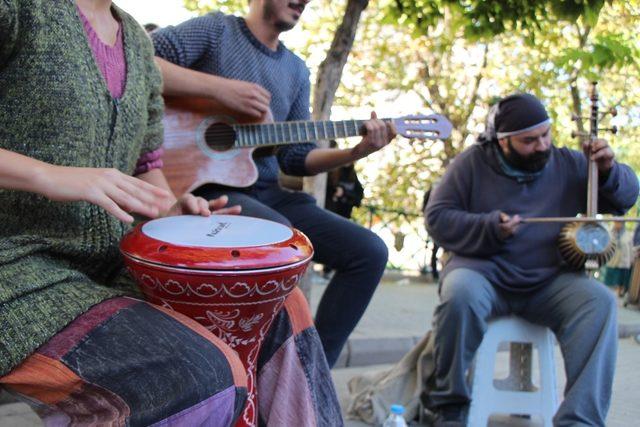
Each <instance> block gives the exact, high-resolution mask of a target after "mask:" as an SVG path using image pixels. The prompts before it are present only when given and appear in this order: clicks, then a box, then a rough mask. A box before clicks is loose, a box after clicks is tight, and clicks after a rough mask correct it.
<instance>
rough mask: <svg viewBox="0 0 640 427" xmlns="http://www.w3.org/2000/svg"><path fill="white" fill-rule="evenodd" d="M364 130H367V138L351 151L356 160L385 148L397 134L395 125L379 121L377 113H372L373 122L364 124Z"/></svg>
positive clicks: (369, 121)
mask: <svg viewBox="0 0 640 427" xmlns="http://www.w3.org/2000/svg"><path fill="white" fill-rule="evenodd" d="M364 128H365V129H366V134H365V136H364V137H363V138H362V141H360V143H359V144H358V145H356V146H355V147H353V149H352V150H351V153H352V154H353V155H354V157H355V159H354V160H358V159H362V158H364V157H367V156H368V155H369V154H371V153H374V152H376V151H378V150H380V149H381V148H383V147H385V146H386V145H388V144H389V143H390V142H391V140H392V139H393V138H395V136H396V133H397V132H396V128H395V126H394V124H393V123H391V122H384V121H382V120H380V119H378V115H377V114H376V112H375V111H372V112H371V120H367V121H366V122H364Z"/></svg>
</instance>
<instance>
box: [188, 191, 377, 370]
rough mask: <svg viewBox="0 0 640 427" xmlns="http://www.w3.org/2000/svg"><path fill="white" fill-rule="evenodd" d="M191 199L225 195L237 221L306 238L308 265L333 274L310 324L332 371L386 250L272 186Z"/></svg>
mask: <svg viewBox="0 0 640 427" xmlns="http://www.w3.org/2000/svg"><path fill="white" fill-rule="evenodd" d="M194 194H196V195H198V196H201V197H204V198H205V199H209V200H210V199H213V198H215V197H219V196H221V195H223V194H226V195H228V196H229V203H228V205H229V206H232V205H241V206H242V215H247V216H253V217H258V218H264V219H269V220H272V221H276V222H279V223H282V224H286V225H290V226H293V227H295V228H297V229H298V230H300V231H302V232H303V233H304V234H306V235H307V237H309V240H311V243H312V244H313V250H314V257H313V260H314V261H316V262H319V263H321V264H325V265H328V266H329V267H331V268H332V269H334V270H335V274H334V275H333V277H332V278H331V281H330V282H329V285H328V286H327V289H326V290H325V292H324V294H323V296H322V299H321V300H320V305H319V306H318V310H317V312H316V318H315V324H316V329H317V330H318V334H319V335H320V339H321V340H322V345H323V346H324V351H325V354H326V356H327V361H328V362H329V366H333V365H334V364H335V362H336V360H338V356H340V351H341V350H342V347H343V346H344V344H345V343H346V341H347V338H349V335H350V334H351V332H352V331H353V329H354V328H355V327H356V325H357V323H358V321H359V320H360V318H361V317H362V315H363V314H364V311H365V309H366V308H367V305H368V304H369V301H370V300H371V297H372V296H373V293H374V291H375V290H376V287H377V286H378V283H379V282H380V279H381V278H382V274H383V273H384V268H385V266H386V264H387V257H388V250H387V246H386V245H385V243H384V242H383V241H382V239H380V238H379V237H378V236H377V235H375V234H374V233H373V232H371V231H370V230H368V229H366V228H364V227H361V226H360V225H358V224H356V223H354V222H352V221H349V220H348V219H345V218H343V217H341V216H339V215H336V214H335V213H333V212H330V211H328V210H325V209H322V208H319V207H318V206H317V205H316V200H315V199H314V198H313V197H311V196H310V195H308V194H306V193H303V192H300V191H288V190H284V189H282V188H279V187H277V186H272V187H268V188H267V189H262V190H255V189H251V190H249V191H247V192H240V191H233V189H229V188H218V187H213V186H205V187H201V188H200V189H198V190H197V191H196V192H194Z"/></svg>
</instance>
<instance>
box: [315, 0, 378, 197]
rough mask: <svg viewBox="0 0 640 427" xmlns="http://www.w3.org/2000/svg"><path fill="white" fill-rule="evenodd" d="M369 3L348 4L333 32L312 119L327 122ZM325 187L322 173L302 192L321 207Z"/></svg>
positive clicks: (352, 1)
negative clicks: (311, 197) (314, 199)
mask: <svg viewBox="0 0 640 427" xmlns="http://www.w3.org/2000/svg"><path fill="white" fill-rule="evenodd" d="M368 4H369V1H368V0H348V1H347V7H346V10H345V12H344V16H343V18H342V22H341V23H340V26H339V27H338V29H337V30H336V33H335V35H334V37H333V41H332V42H331V47H330V48H329V50H328V51H327V56H326V57H325V59H324V60H323V61H322V63H321V64H320V66H319V67H318V75H317V78H316V84H315V87H314V96H313V119H314V120H328V119H329V118H330V116H331V106H332V105H333V100H334V98H335V95H336V91H337V90H338V86H339V85H340V79H341V77H342V70H343V69H344V65H345V64H346V63H347V59H348V58H349V53H350V52H351V48H352V47H353V41H354V40H355V37H356V30H357V29H358V22H359V21H360V16H361V15H362V12H363V11H364V9H366V7H367V5H368ZM318 143H319V145H320V146H321V147H328V146H329V141H318ZM326 184H327V174H325V173H323V174H319V175H316V176H313V177H308V178H305V180H304V189H305V191H306V192H308V193H310V194H312V195H314V196H315V198H316V199H317V200H318V204H319V205H320V206H324V197H325V191H326Z"/></svg>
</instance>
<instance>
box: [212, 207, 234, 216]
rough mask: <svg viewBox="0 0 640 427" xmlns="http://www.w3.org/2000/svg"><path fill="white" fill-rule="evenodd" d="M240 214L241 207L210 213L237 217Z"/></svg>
mask: <svg viewBox="0 0 640 427" xmlns="http://www.w3.org/2000/svg"><path fill="white" fill-rule="evenodd" d="M240 212H242V206H240V205H235V206H230V207H228V208H222V209H216V210H214V211H212V212H211V213H212V214H214V215H238V214H239V213H240Z"/></svg>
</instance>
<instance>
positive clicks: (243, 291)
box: [120, 215, 313, 426]
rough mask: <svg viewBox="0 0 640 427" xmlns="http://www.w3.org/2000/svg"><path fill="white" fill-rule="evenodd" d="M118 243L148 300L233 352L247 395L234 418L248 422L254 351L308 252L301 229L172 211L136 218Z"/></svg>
mask: <svg viewBox="0 0 640 427" xmlns="http://www.w3.org/2000/svg"><path fill="white" fill-rule="evenodd" d="M120 250H121V252H122V253H123V255H124V259H125V263H126V265H127V267H128V269H129V271H130V272H131V274H132V275H133V277H134V278H135V279H136V281H137V283H138V285H139V286H140V289H141V290H142V292H143V293H144V295H145V297H146V298H147V299H148V300H149V301H150V302H152V303H154V304H158V305H161V306H164V307H167V308H170V309H173V310H176V311H178V312H180V313H183V314H185V315H187V316H189V317H191V318H193V319H195V320H197V321H198V322H200V323H201V324H203V325H204V326H205V327H206V328H207V329H209V330H210V331H211V332H213V333H214V334H216V335H217V336H219V337H220V338H221V339H222V340H224V341H225V342H226V343H227V344H228V345H229V346H230V347H231V348H233V349H234V350H235V351H236V352H237V353H238V355H239V356H240V359H241V360H242V362H243V363H244V366H245V368H246V370H247V376H248V399H247V404H246V406H245V409H244V411H243V414H242V416H241V417H240V419H239V421H238V423H237V424H236V425H237V426H255V425H256V424H257V396H256V391H257V388H256V364H257V360H258V352H259V350H260V345H261V344H262V341H263V339H264V337H265V335H266V334H267V331H268V330H269V326H270V325H271V323H272V321H273V319H274V318H275V316H276V314H277V313H278V311H279V310H280V309H281V308H282V305H283V303H284V300H285V298H286V297H287V295H288V294H289V293H290V292H291V291H292V290H293V288H294V287H295V286H296V285H297V284H298V281H299V280H300V278H301V277H302V275H303V274H304V271H305V269H306V268H307V266H308V264H309V261H310V260H311V257H312V256H313V249H312V246H311V243H310V242H309V240H308V239H307V237H306V236H305V235H304V234H302V233H301V232H299V231H298V230H295V229H292V228H289V227H286V226H284V225H281V224H278V223H275V222H272V221H267V220H263V219H257V218H251V217H245V216H230V215H212V216H210V217H201V216H176V217H167V218H161V219H156V220H153V221H149V222H147V223H144V224H141V225H138V226H137V227H135V228H134V229H133V230H131V231H130V232H129V233H128V234H127V235H126V236H125V237H124V238H123V240H122V242H121V245H120Z"/></svg>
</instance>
